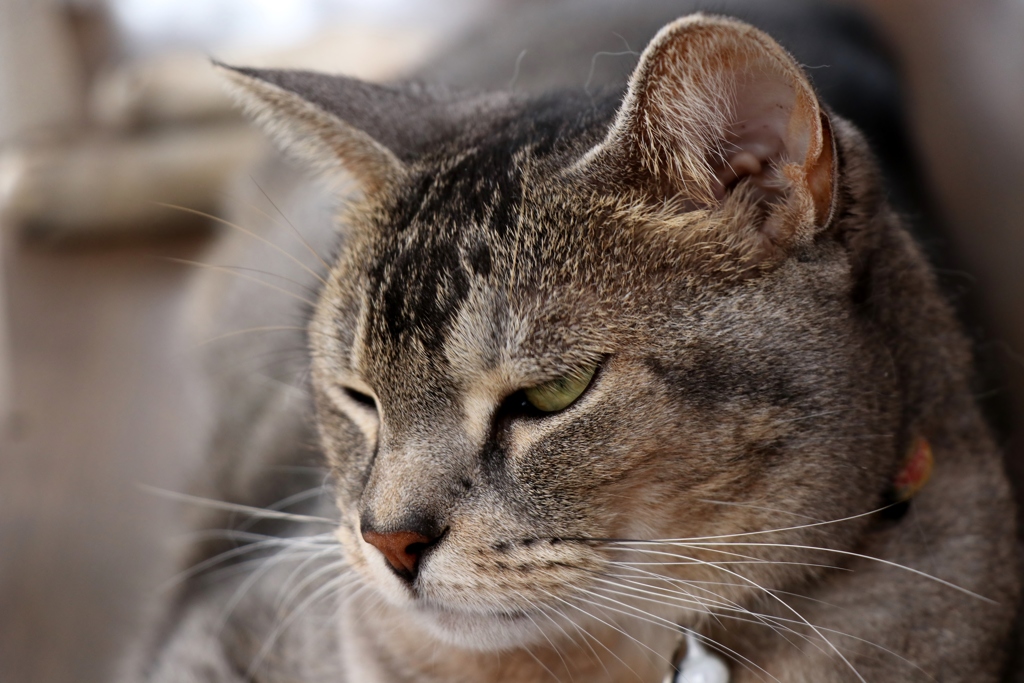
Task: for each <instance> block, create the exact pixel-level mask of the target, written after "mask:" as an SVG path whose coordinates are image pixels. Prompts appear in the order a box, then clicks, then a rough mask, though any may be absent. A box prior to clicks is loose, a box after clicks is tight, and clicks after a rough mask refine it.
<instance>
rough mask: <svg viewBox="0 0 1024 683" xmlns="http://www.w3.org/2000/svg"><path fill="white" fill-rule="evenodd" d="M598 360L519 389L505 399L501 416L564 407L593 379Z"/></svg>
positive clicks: (532, 414)
mask: <svg viewBox="0 0 1024 683" xmlns="http://www.w3.org/2000/svg"><path fill="white" fill-rule="evenodd" d="M597 369H598V363H593V364H590V365H586V366H583V367H579V368H575V369H573V370H571V371H569V372H567V373H565V374H564V375H562V376H561V377H556V378H555V379H553V380H550V381H548V382H544V383H543V384H538V385H536V386H532V387H526V388H524V389H520V390H519V391H517V392H515V393H514V394H512V395H510V396H509V397H508V398H506V399H505V401H504V403H503V404H502V406H501V409H500V410H499V414H500V415H503V416H505V417H543V416H545V415H551V414H554V413H557V412H560V411H562V410H565V409H566V408H568V407H569V406H571V405H572V404H573V403H575V402H576V401H577V400H578V399H579V398H580V396H582V395H583V393H584V392H585V391H586V390H587V388H588V387H589V386H590V385H591V384H592V383H593V380H594V375H595V374H596V373H597Z"/></svg>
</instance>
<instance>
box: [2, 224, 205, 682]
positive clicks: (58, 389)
mask: <svg viewBox="0 0 1024 683" xmlns="http://www.w3.org/2000/svg"><path fill="white" fill-rule="evenodd" d="M198 247H199V241H198V240H195V239H192V240H186V241H177V242H173V243H163V244H157V245H150V246H144V247H142V246H138V247H118V248H96V249H90V250H87V251H59V250H58V251H54V250H50V249H43V248H37V247H32V246H26V245H17V244H10V245H9V247H8V253H7V254H6V257H7V263H6V264H5V268H4V271H5V277H6V280H7V288H8V293H9V302H8V305H9V313H10V322H11V333H12V339H11V346H12V349H11V351H12V355H13V358H14V368H13V369H14V382H15V387H16V392H15V397H16V409H17V412H16V413H15V416H14V419H13V423H12V424H9V425H8V426H7V430H6V433H5V434H4V435H3V436H2V437H0V438H2V439H3V440H2V442H0V450H2V454H3V455H2V457H0V519H2V520H3V523H2V524H0V534H2V535H3V536H2V538H0V548H2V549H3V551H2V554H0V681H4V682H5V683H36V682H39V683H43V682H47V683H49V682H57V681H68V682H71V681H75V682H77V683H91V682H93V681H95V682H97V683H98V682H99V681H107V680H110V679H109V674H110V670H109V665H110V662H111V660H112V657H113V656H114V653H115V651H116V650H117V649H118V647H119V644H120V642H121V640H122V637H123V636H124V635H125V634H126V633H127V632H128V631H129V630H130V629H131V627H132V624H133V622H134V620H135V619H137V618H138V616H139V614H138V606H139V605H141V604H144V603H145V602H146V601H147V599H148V598H149V597H150V596H151V595H152V594H153V588H154V586H155V585H156V584H157V583H158V582H159V580H161V579H163V578H165V573H166V572H167V571H168V570H169V569H168V550H169V549H168V539H169V537H173V535H174V534H173V531H174V524H173V520H174V518H175V515H174V507H173V506H172V505H170V504H168V503H167V502H165V501H163V500H161V499H159V498H154V497H153V496H152V494H148V493H145V492H143V491H141V490H140V489H139V487H138V484H139V483H148V484H152V485H155V486H161V487H165V488H170V489H175V488H177V489H180V488H181V485H182V479H183V476H184V474H185V472H186V470H187V469H188V463H187V462H183V460H184V459H187V457H188V453H189V452H190V448H189V446H188V438H189V435H188V434H187V433H183V431H187V430H182V429H181V428H180V422H179V420H178V416H179V415H181V413H182V408H183V407H185V404H186V403H187V398H186V397H185V396H184V395H183V394H182V389H183V387H182V383H181V381H180V379H181V376H180V373H179V372H178V371H177V368H178V367H179V366H180V361H181V357H180V354H181V350H180V346H176V344H175V335H176V330H175V316H174V311H175V308H176V306H177V305H178V302H179V300H180V299H181V297H182V295H183V287H182V285H183V282H184V280H185V278H186V277H187V276H188V275H189V272H188V270H189V269H187V268H184V267H182V266H181V265H178V264H175V263H171V262H168V261H166V260H163V257H166V256H176V257H182V258H195V254H196V252H197V250H198Z"/></svg>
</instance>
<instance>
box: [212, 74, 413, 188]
mask: <svg viewBox="0 0 1024 683" xmlns="http://www.w3.org/2000/svg"><path fill="white" fill-rule="evenodd" d="M214 65H215V66H216V67H217V68H219V69H220V70H221V72H222V73H223V74H224V76H225V77H226V78H227V80H228V82H229V83H230V90H231V94H232V95H233V96H234V97H235V99H236V100H238V101H239V102H240V103H241V105H242V106H243V107H244V109H245V111H246V113H247V114H248V115H249V116H250V117H251V118H252V119H253V120H254V121H255V122H256V124H257V125H259V126H260V127H261V128H262V129H263V130H264V131H266V132H267V133H268V134H269V135H270V136H271V137H272V138H274V139H275V141H276V142H277V143H278V144H279V145H280V146H281V147H283V148H284V149H285V151H287V152H289V153H290V154H292V155H294V156H295V157H297V158H298V159H299V160H300V161H302V162H304V163H306V164H308V165H310V166H312V167H313V169H314V170H316V171H317V172H318V173H321V174H323V175H325V176H327V177H328V179H330V178H332V177H354V178H355V179H356V181H357V182H358V183H359V184H360V186H361V187H362V189H363V191H364V192H366V193H367V194H372V193H376V192H379V191H381V190H384V189H385V188H387V187H389V186H392V185H394V184H397V183H398V182H401V180H402V178H403V177H404V176H405V174H406V164H405V162H404V161H403V159H402V158H401V157H402V156H404V155H406V150H404V149H402V148H401V147H400V145H398V144H397V142H398V141H397V140H395V139H394V136H393V135H391V136H389V135H388V134H387V132H386V128H385V126H387V124H388V120H387V119H388V118H389V117H388V113H389V105H390V104H393V103H397V102H396V100H400V99H402V98H403V97H404V93H403V92H402V91H401V90H400V89H398V88H389V87H387V86H379V85H373V84H371V83H365V82H363V81H359V80H356V79H353V78H345V77H342V76H328V75H325V74H317V73H312V72H304V71H284V70H270V69H248V68H239V67H232V66H227V65H225V64H221V63H218V62H214ZM404 99H409V97H404ZM407 107H408V104H407V103H405V106H401V107H395V106H391V107H390V114H392V115H394V114H395V112H396V109H398V110H402V109H405V108H407ZM396 148H397V149H396Z"/></svg>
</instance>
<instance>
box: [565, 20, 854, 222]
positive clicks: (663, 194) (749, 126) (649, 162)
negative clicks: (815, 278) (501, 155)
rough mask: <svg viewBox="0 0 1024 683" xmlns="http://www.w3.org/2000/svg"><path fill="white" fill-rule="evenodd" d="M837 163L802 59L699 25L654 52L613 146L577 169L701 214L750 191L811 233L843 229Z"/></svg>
mask: <svg viewBox="0 0 1024 683" xmlns="http://www.w3.org/2000/svg"><path fill="white" fill-rule="evenodd" d="M835 159H836V154H835V150H834V141H833V138H832V130H831V126H830V125H829V120H828V116H827V114H826V113H825V112H824V111H823V110H822V108H821V105H820V104H819V103H818V98H817V97H816V96H815V93H814V89H813V88H812V87H811V84H810V82H809V81H808V80H807V78H806V76H805V75H804V73H803V71H802V70H801V69H800V66H799V65H798V64H797V63H796V62H795V61H794V60H793V58H792V57H791V56H790V55H789V54H788V53H787V52H786V51H785V50H784V49H783V48H782V47H781V46H780V45H779V44H778V43H776V42H775V41H774V40H772V39H771V38H770V37H769V36H768V35H767V34H765V33H763V32H761V31H759V30H758V29H756V28H754V27H752V26H750V25H748V24H744V23H742V22H739V21H736V20H733V19H727V18H724V17H715V16H707V15H702V14H696V15H691V16H688V17H684V18H682V19H679V20H677V21H675V22H673V23H671V24H669V25H667V26H665V27H664V28H663V29H662V30H661V31H660V32H659V33H658V35H657V36H655V38H654V39H653V40H652V41H651V43H650V44H649V45H648V47H647V49H646V50H644V52H643V55H642V56H641V57H640V62H639V64H638V65H637V68H636V70H635V71H634V72H633V75H632V77H631V78H630V81H629V89H628V91H627V94H626V98H625V100H624V102H623V104H622V106H621V108H620V109H619V112H618V114H617V116H616V118H615V121H614V123H613V124H612V126H611V128H610V130H609V132H608V135H607V136H606V137H605V139H604V141H603V142H601V143H600V144H599V145H598V146H597V147H595V148H594V149H592V150H591V151H590V152H589V153H588V154H587V155H586V156H585V157H584V158H583V159H582V160H581V161H580V163H579V164H578V165H577V167H576V168H577V170H582V171H584V172H585V173H589V174H590V175H592V176H593V177H595V178H597V179H599V180H602V181H604V182H606V183H608V182H610V183H613V184H616V185H632V186H633V188H632V189H638V188H637V186H638V185H639V186H641V187H640V188H639V189H642V190H644V191H645V192H648V193H652V194H654V195H656V198H657V199H660V200H664V199H683V200H685V203H686V204H687V205H690V206H693V207H695V208H708V207H715V206H717V205H720V204H721V203H722V202H723V201H725V200H726V199H727V197H728V196H729V195H730V193H732V192H733V190H734V189H738V188H741V187H742V188H743V189H744V191H745V192H749V193H751V195H753V196H755V197H758V198H760V200H763V202H764V205H765V207H766V209H768V210H769V212H770V211H774V210H775V209H778V208H781V207H780V206H779V205H780V204H781V205H785V207H786V214H787V215H788V218H787V220H786V222H787V223H789V222H791V220H792V219H793V218H796V219H797V220H798V221H799V222H800V223H802V224H804V226H806V228H810V226H818V227H823V226H825V225H827V224H828V223H829V221H830V219H831V215H832V211H833V204H834V198H833V194H834V191H835V186H836V181H835ZM767 221H768V222H773V221H771V219H770V218H769V219H767ZM775 222H777V221H775ZM776 227H778V226H776Z"/></svg>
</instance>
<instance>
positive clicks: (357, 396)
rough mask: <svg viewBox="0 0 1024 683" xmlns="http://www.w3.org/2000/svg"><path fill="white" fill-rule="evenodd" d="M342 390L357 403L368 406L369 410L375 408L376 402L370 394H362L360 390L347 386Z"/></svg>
mask: <svg viewBox="0 0 1024 683" xmlns="http://www.w3.org/2000/svg"><path fill="white" fill-rule="evenodd" d="M342 391H344V392H345V395H346V396H348V397H349V398H350V399H352V400H353V401H355V402H356V403H358V404H359V405H361V406H364V407H366V408H369V409H370V410H377V402H376V401H375V400H373V397H372V396H369V395H367V394H364V393H363V392H361V391H356V390H355V389H350V388H349V387H345V388H344V389H342Z"/></svg>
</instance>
